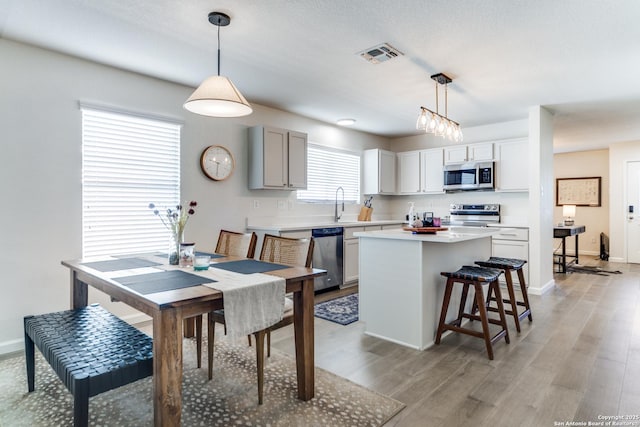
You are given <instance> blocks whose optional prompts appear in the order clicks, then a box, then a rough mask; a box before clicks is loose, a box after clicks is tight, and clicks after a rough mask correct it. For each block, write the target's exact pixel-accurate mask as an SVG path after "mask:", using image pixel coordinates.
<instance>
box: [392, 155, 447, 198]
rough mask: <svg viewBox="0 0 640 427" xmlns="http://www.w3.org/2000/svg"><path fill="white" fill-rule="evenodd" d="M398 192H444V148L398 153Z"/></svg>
mask: <svg viewBox="0 0 640 427" xmlns="http://www.w3.org/2000/svg"><path fill="white" fill-rule="evenodd" d="M397 158H398V194H425V193H442V192H443V189H442V187H443V176H444V175H443V173H442V164H443V149H442V148H433V149H430V150H420V151H405V152H402V153H397Z"/></svg>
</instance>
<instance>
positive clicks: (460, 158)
mask: <svg viewBox="0 0 640 427" xmlns="http://www.w3.org/2000/svg"><path fill="white" fill-rule="evenodd" d="M466 161H467V146H466V145H456V146H453V147H445V148H444V163H445V164H450V163H464V162H466Z"/></svg>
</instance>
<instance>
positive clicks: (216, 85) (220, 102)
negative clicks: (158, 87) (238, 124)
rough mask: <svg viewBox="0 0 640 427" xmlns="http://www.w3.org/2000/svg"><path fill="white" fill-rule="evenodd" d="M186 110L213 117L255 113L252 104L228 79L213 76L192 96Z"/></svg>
mask: <svg viewBox="0 0 640 427" xmlns="http://www.w3.org/2000/svg"><path fill="white" fill-rule="evenodd" d="M184 108H185V109H187V110H189V111H191V112H192V113H196V114H201V115H203V116H211V117H240V116H247V115H249V114H251V113H252V112H253V109H252V108H251V104H249V103H248V102H247V100H246V99H245V98H244V96H242V94H241V93H240V91H239V90H238V88H236V87H235V85H234V84H233V83H232V82H231V80H229V79H228V78H226V77H223V76H211V77H209V78H207V79H206V80H205V81H203V82H202V83H201V84H200V86H199V87H198V88H197V89H196V90H195V91H194V92H193V93H192V94H191V96H190V97H189V99H187V102H185V103H184Z"/></svg>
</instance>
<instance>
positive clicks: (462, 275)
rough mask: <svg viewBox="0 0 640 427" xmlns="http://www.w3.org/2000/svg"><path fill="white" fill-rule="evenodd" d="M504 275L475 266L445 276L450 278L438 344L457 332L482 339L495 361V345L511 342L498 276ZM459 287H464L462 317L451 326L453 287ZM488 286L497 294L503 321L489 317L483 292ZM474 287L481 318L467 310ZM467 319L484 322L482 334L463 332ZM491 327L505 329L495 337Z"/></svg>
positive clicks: (461, 306)
mask: <svg viewBox="0 0 640 427" xmlns="http://www.w3.org/2000/svg"><path fill="white" fill-rule="evenodd" d="M501 273H502V271H501V270H498V269H492V268H483V267H475V266H464V267H462V268H461V269H460V270H458V271H456V272H453V273H441V274H442V275H443V276H446V277H447V283H446V287H445V293H444V298H443V301H442V311H441V312H440V321H439V323H438V331H437V333H436V339H435V343H436V344H440V341H441V339H442V333H443V332H445V331H453V332H458V333H462V334H465V335H470V336H474V337H477V338H482V339H483V340H484V342H485V346H486V348H487V355H488V357H489V359H490V360H493V344H494V343H496V342H497V341H499V340H500V339H501V338H503V337H504V339H505V342H506V343H507V344H508V343H509V342H510V341H509V331H508V329H507V318H506V315H505V312H504V305H503V303H502V294H501V292H500V285H499V284H498V276H500V274H501ZM456 283H460V284H462V286H463V288H462V295H461V297H460V306H459V309H458V317H457V318H456V319H455V320H453V321H451V322H449V323H447V321H446V318H447V311H448V309H449V304H450V302H451V294H452V293H453V286H454V284H456ZM487 284H488V286H489V292H493V293H494V294H495V295H496V304H497V306H498V308H497V311H498V315H499V319H493V318H489V316H488V312H487V305H486V301H485V299H484V293H483V290H482V287H483V285H487ZM470 286H473V289H474V294H475V295H474V302H475V303H474V306H477V308H478V312H479V315H475V314H473V313H466V312H465V306H466V302H467V296H468V293H469V287H470ZM464 318H467V319H472V320H480V322H481V323H482V332H480V331H475V330H473V329H468V328H463V327H462V326H461V325H462V320H463V319H464ZM490 323H491V324H495V325H499V326H500V327H501V329H500V330H499V331H498V332H497V333H496V334H495V335H494V336H491V332H490V330H489V324H490Z"/></svg>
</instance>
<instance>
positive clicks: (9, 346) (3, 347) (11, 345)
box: [0, 339, 24, 356]
mask: <svg viewBox="0 0 640 427" xmlns="http://www.w3.org/2000/svg"><path fill="white" fill-rule="evenodd" d="M21 351H24V339H17V340H10V341H5V342H1V343H0V356H4V355H6V354H9V353H16V352H21Z"/></svg>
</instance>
